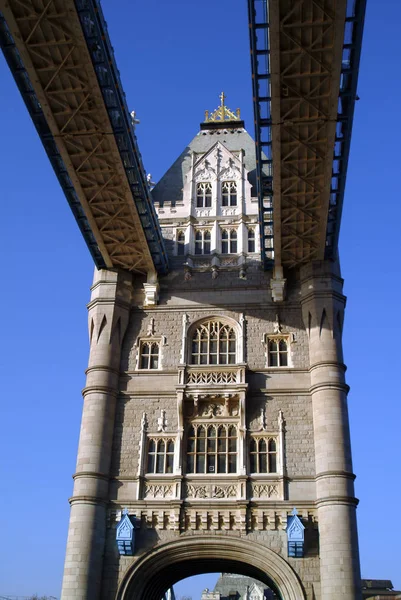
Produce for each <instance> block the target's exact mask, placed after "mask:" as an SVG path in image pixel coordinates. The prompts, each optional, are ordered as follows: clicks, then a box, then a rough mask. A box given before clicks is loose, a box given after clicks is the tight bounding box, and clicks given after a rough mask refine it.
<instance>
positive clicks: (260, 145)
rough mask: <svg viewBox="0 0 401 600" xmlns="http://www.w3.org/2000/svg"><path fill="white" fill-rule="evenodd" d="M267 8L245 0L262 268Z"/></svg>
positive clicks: (268, 162)
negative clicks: (249, 53) (249, 49)
mask: <svg viewBox="0 0 401 600" xmlns="http://www.w3.org/2000/svg"><path fill="white" fill-rule="evenodd" d="M267 11H268V2H267V0H248V19H249V35H250V42H251V66H252V91H253V110H254V117H255V121H254V122H255V145H256V177H257V193H258V199H259V223H260V249H261V258H262V263H263V265H264V268H265V269H269V268H272V267H273V264H274V247H273V160H272V158H273V157H272V137H271V124H272V119H271V91H270V85H271V84H270V48H269V25H268V14H267Z"/></svg>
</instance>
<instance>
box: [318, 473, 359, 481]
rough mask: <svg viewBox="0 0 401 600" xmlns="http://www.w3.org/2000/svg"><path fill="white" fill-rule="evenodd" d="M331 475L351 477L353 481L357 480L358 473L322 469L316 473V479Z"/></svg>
mask: <svg viewBox="0 0 401 600" xmlns="http://www.w3.org/2000/svg"><path fill="white" fill-rule="evenodd" d="M331 477H343V478H345V479H351V481H355V479H356V475H355V474H354V473H350V472H349V471H322V472H321V473H318V474H317V475H316V481H318V480H320V479H328V478H331Z"/></svg>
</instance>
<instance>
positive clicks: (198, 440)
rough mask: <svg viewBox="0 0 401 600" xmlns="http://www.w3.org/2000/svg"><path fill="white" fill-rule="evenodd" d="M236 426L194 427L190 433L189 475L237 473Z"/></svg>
mask: <svg viewBox="0 0 401 600" xmlns="http://www.w3.org/2000/svg"><path fill="white" fill-rule="evenodd" d="M237 438H238V435H237V428H236V427H235V425H227V424H226V425H217V424H214V425H209V426H207V425H193V426H191V427H190V429H189V431H188V440H187V473H205V474H206V473H209V474H212V473H236V471H237Z"/></svg>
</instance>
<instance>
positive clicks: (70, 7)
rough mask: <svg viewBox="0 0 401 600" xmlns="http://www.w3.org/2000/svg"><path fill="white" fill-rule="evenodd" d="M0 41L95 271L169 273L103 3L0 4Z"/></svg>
mask: <svg viewBox="0 0 401 600" xmlns="http://www.w3.org/2000/svg"><path fill="white" fill-rule="evenodd" d="M0 10H1V11H2V12H1V13H0V41H1V45H2V48H3V51H4V54H5V56H6V59H7V61H8V64H9V66H10V68H11V70H12V72H13V75H14V78H15V79H16V82H17V84H18V86H19V88H20V91H21V93H22V95H23V97H24V100H25V102H26V104H27V107H28V110H29V111H30V114H31V117H32V118H33V120H34V123H35V126H36V128H37V130H38V132H39V134H40V136H41V139H42V141H43V144H44V146H45V149H46V151H47V153H48V155H49V158H50V160H51V162H52V165H53V168H54V169H55V171H56V174H57V176H58V178H59V181H60V183H61V185H62V187H63V189H64V191H65V194H66V196H67V199H68V201H69V203H70V205H71V208H72V210H73V213H74V215H75V217H76V219H77V221H78V224H79V226H80V228H81V231H82V233H83V235H84V237H85V239H86V241H87V244H88V246H89V248H90V251H91V253H92V256H93V258H94V260H95V263H96V264H97V266H98V267H109V268H110V267H115V268H116V267H117V268H123V269H128V270H131V271H136V272H142V273H146V272H149V271H154V270H158V271H159V272H165V271H166V270H167V257H166V253H165V250H164V244H163V240H162V237H161V232H160V228H159V226H158V222H157V217H156V213H155V211H154V207H153V204H152V201H151V198H150V192H149V189H148V185H147V181H146V173H145V171H144V169H143V166H142V161H141V156H140V153H139V150H138V147H137V143H136V138H135V134H134V130H133V125H132V123H131V120H130V115H129V113H128V109H127V106H126V104H125V100H124V95H123V92H122V88H121V83H120V80H119V76H118V72H117V69H116V66H115V63H114V57H113V53H112V50H111V45H110V41H109V39H108V34H107V31H106V28H105V22H104V18H103V16H102V12H101V9H100V5H99V3H98V0H77V1H76V2H74V1H73V0H7V2H6V1H5V0H1V1H0Z"/></svg>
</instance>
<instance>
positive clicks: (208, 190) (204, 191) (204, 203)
mask: <svg viewBox="0 0 401 600" xmlns="http://www.w3.org/2000/svg"><path fill="white" fill-rule="evenodd" d="M211 206H212V184H211V183H208V182H206V183H198V184H197V186H196V208H210V207H211Z"/></svg>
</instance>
